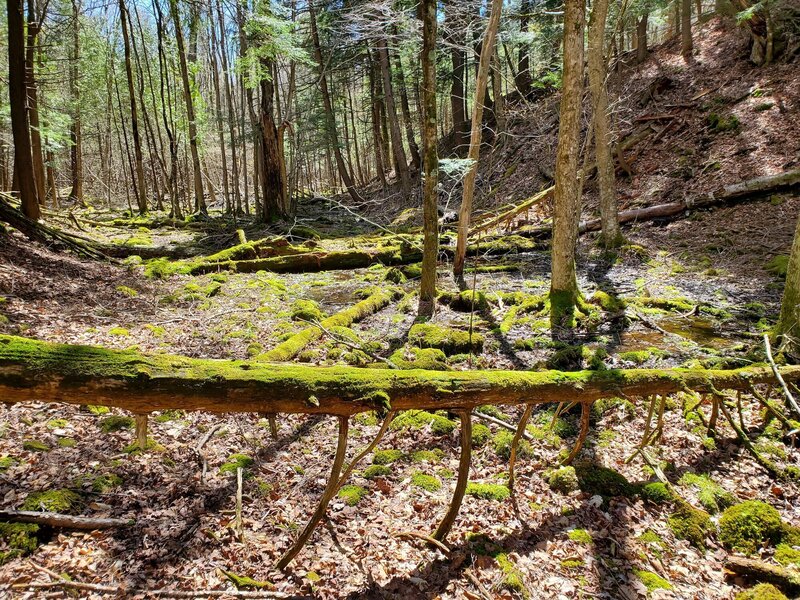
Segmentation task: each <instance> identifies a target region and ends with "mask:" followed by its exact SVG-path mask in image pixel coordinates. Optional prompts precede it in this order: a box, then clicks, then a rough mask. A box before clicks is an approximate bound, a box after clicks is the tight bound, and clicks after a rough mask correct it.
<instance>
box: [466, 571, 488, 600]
mask: <svg viewBox="0 0 800 600" xmlns="http://www.w3.org/2000/svg"><path fill="white" fill-rule="evenodd" d="M464 575H465V576H466V578H467V579H469V580H470V581H471V582H472V585H474V586H475V588H476V589H477V590H478V593H479V594H480V596H481V598H483V600H492V595H491V594H490V593H489V591H488V590H487V589H486V587H484V585H483V584H482V583H481V581H480V579H478V578H477V577H476V576H475V573H473V572H472V571H470V570H469V569H467V570H466V571H464Z"/></svg>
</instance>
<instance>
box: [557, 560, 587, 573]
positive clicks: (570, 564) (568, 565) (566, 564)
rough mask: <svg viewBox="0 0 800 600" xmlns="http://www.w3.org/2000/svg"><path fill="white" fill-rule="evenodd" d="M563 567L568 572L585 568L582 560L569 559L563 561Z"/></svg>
mask: <svg viewBox="0 0 800 600" xmlns="http://www.w3.org/2000/svg"><path fill="white" fill-rule="evenodd" d="M561 566H562V567H563V568H565V569H567V570H568V571H572V570H575V569H581V568H583V566H584V565H583V560H582V559H580V558H567V559H565V560H562V561H561Z"/></svg>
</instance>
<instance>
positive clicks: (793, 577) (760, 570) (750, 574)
mask: <svg viewBox="0 0 800 600" xmlns="http://www.w3.org/2000/svg"><path fill="white" fill-rule="evenodd" d="M724 566H725V570H726V571H728V572H729V573H732V574H733V575H737V576H739V577H744V578H745V579H749V580H751V581H758V582H762V583H771V584H772V585H774V586H775V587H777V588H780V589H781V590H782V591H783V592H785V593H787V594H789V595H790V596H791V597H793V598H794V597H795V596H796V595H797V594H800V575H798V574H797V573H796V572H793V571H790V570H788V569H784V568H783V567H779V566H777V565H771V564H769V563H765V562H763V561H760V560H755V559H752V558H743V557H741V556H729V557H728V558H727V559H726V560H725V565H724Z"/></svg>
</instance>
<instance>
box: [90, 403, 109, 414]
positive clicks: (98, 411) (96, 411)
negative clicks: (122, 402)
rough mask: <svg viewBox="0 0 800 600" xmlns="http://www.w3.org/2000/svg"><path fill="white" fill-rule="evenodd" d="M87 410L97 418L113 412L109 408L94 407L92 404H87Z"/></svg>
mask: <svg viewBox="0 0 800 600" xmlns="http://www.w3.org/2000/svg"><path fill="white" fill-rule="evenodd" d="M86 409H87V410H88V411H89V412H90V413H92V414H93V415H97V416H100V415H107V414H108V413H109V412H111V409H110V408H108V407H107V406H94V405H92V404H87V405H86Z"/></svg>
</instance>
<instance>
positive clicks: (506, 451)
mask: <svg viewBox="0 0 800 600" xmlns="http://www.w3.org/2000/svg"><path fill="white" fill-rule="evenodd" d="M513 441H514V434H513V433H511V432H510V431H506V430H505V429H503V430H500V431H498V432H497V433H496V434H495V436H494V438H492V447H493V448H494V451H495V452H496V453H497V455H498V456H500V457H501V458H505V459H508V458H511V444H512V443H513ZM517 456H518V457H522V456H533V448H531V444H530V442H528V440H526V439H520V440H519V443H518V445H517Z"/></svg>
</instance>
